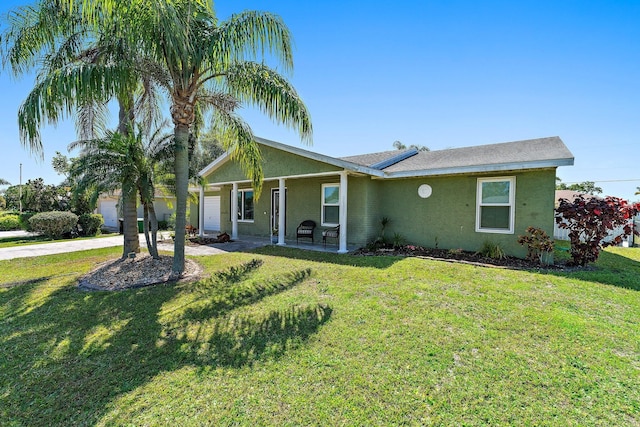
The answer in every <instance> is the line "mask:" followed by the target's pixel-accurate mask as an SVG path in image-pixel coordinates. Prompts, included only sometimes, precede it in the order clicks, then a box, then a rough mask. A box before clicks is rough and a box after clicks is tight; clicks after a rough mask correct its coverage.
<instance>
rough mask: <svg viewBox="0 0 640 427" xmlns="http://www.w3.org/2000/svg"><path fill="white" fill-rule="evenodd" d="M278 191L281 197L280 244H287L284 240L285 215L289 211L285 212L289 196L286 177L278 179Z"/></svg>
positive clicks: (279, 201) (279, 204)
mask: <svg viewBox="0 0 640 427" xmlns="http://www.w3.org/2000/svg"><path fill="white" fill-rule="evenodd" d="M278 185H279V188H278V191H279V194H280V196H279V198H278V212H279V215H278V246H284V245H286V243H285V242H284V231H285V230H284V224H285V216H286V215H287V213H286V212H285V206H286V204H285V198H286V197H287V193H286V191H285V188H284V178H280V179H279V180H278Z"/></svg>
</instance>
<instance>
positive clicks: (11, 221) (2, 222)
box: [0, 212, 20, 231]
mask: <svg viewBox="0 0 640 427" xmlns="http://www.w3.org/2000/svg"><path fill="white" fill-rule="evenodd" d="M9 230H20V216H19V215H17V214H15V213H12V212H7V213H4V212H3V213H0V231H9Z"/></svg>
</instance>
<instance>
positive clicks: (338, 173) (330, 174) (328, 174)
mask: <svg viewBox="0 0 640 427" xmlns="http://www.w3.org/2000/svg"><path fill="white" fill-rule="evenodd" d="M341 173H342V171H333V172H317V173H307V174H299V175H284V176H276V177H272V178H264V179H263V182H269V181H279V180H280V179H300V178H317V177H323V176H339V175H340V174H341ZM233 183H238V184H251V183H252V181H251V180H248V179H243V180H239V181H225V182H214V183H212V184H209V185H216V186H217V185H231V184H233Z"/></svg>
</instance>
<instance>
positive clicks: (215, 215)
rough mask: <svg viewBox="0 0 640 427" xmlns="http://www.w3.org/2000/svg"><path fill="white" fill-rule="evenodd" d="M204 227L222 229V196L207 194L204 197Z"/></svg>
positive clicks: (206, 228)
mask: <svg viewBox="0 0 640 427" xmlns="http://www.w3.org/2000/svg"><path fill="white" fill-rule="evenodd" d="M204 229H205V230H210V231H219V230H220V196H205V198H204Z"/></svg>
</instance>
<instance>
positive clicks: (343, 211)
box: [338, 171, 348, 254]
mask: <svg viewBox="0 0 640 427" xmlns="http://www.w3.org/2000/svg"><path fill="white" fill-rule="evenodd" d="M347 181H348V179H347V171H342V172H340V248H339V249H338V253H339V254H346V253H347V252H348V250H347V194H348V188H347Z"/></svg>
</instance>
